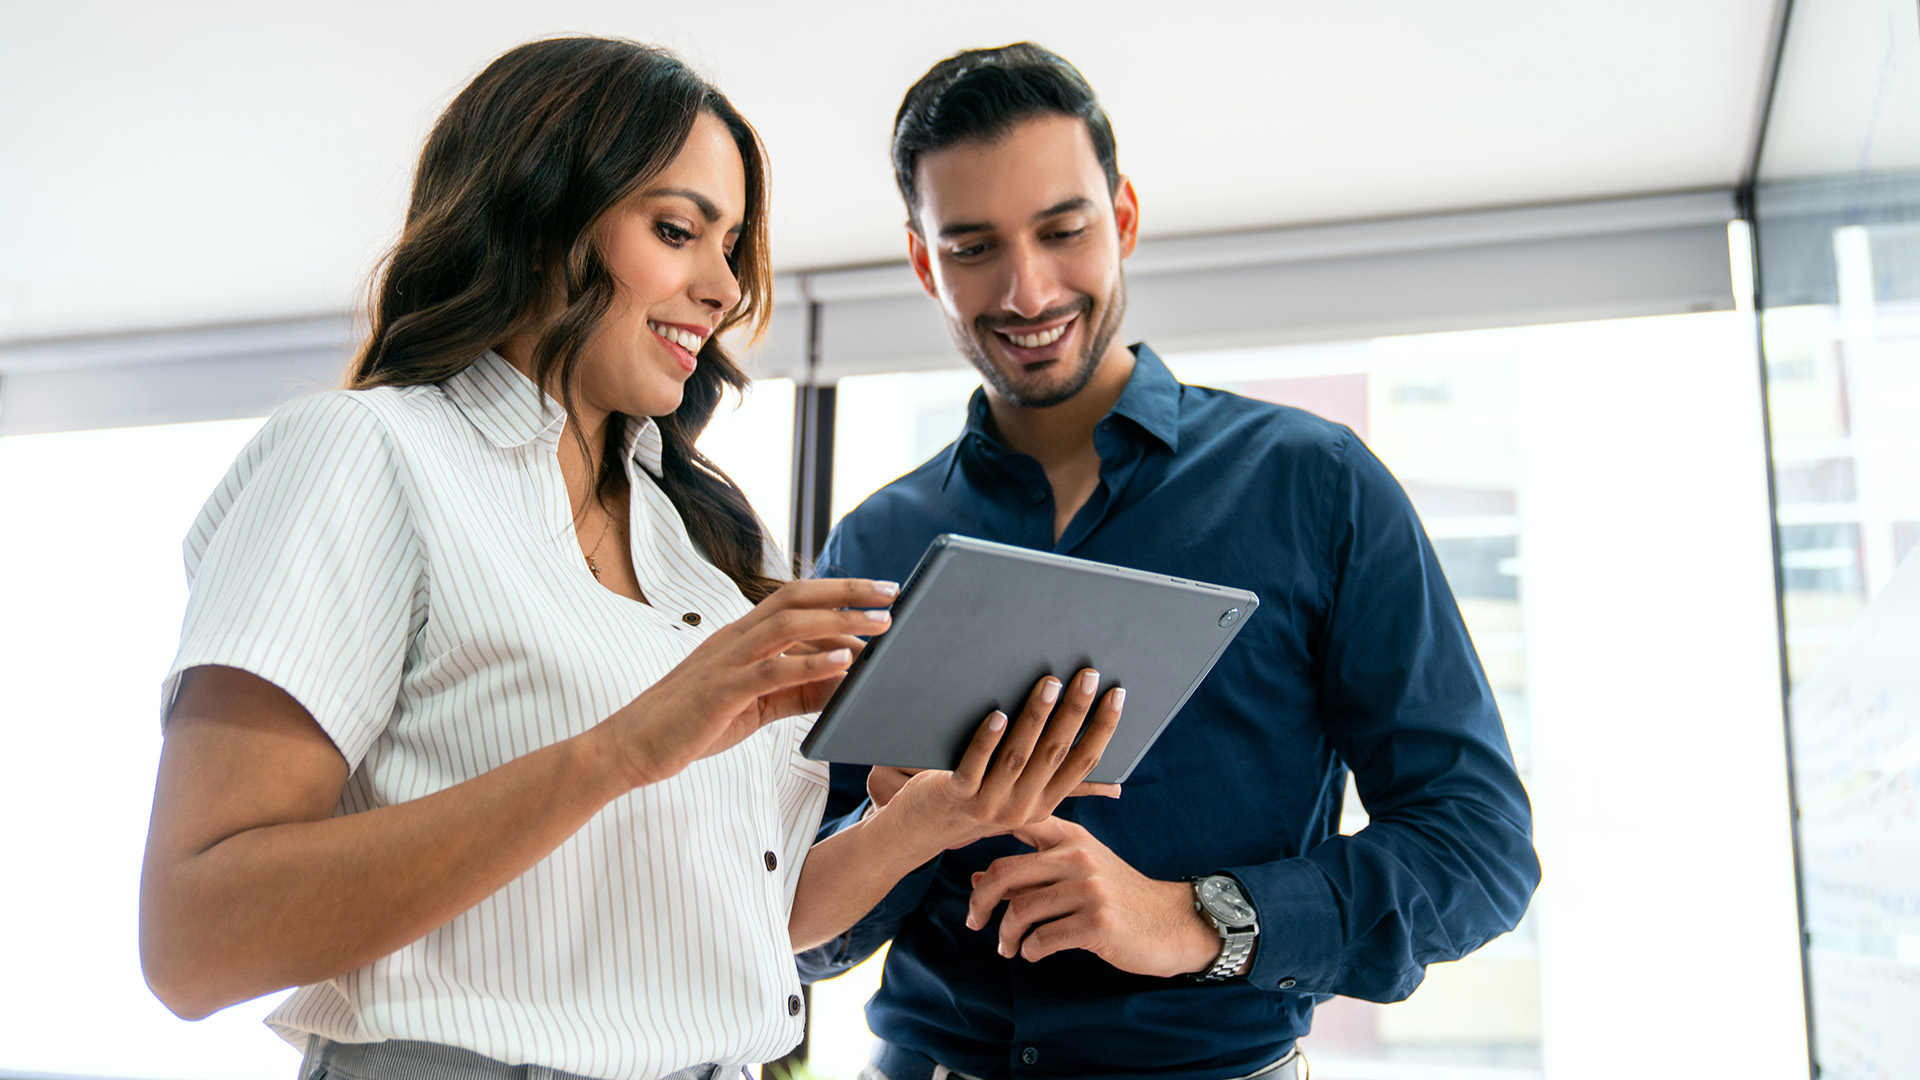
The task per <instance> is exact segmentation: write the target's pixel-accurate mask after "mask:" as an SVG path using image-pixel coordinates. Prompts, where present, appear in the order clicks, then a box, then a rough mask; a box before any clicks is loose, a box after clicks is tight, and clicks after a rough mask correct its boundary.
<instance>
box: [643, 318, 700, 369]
mask: <svg viewBox="0 0 1920 1080" xmlns="http://www.w3.org/2000/svg"><path fill="white" fill-rule="evenodd" d="M647 329H648V330H651V331H652V332H653V336H654V337H656V338H659V339H660V343H661V344H662V345H665V346H666V347H667V352H669V353H671V354H672V355H673V358H674V359H675V360H677V361H679V362H680V366H681V367H683V368H685V369H686V370H687V371H688V373H692V371H693V370H694V369H695V368H697V367H699V366H700V358H699V357H698V356H697V355H696V354H697V353H698V351H699V348H700V345H701V344H702V343H703V342H704V341H705V340H706V339H705V338H703V337H701V336H700V335H698V334H695V333H694V332H693V331H691V330H688V329H686V328H685V327H680V326H675V325H674V324H672V323H663V322H654V321H653V320H651V319H649V320H648V321H647ZM689 341H691V342H692V344H693V348H688V347H687V344H686V343H687V342H689Z"/></svg>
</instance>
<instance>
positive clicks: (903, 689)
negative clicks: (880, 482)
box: [802, 536, 1259, 783]
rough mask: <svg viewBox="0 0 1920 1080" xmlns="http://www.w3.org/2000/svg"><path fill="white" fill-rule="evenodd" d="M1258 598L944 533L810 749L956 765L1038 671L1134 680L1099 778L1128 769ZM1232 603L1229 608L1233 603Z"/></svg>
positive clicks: (1013, 708) (1016, 708) (1126, 683)
mask: <svg viewBox="0 0 1920 1080" xmlns="http://www.w3.org/2000/svg"><path fill="white" fill-rule="evenodd" d="M1258 604H1259V600H1258V599H1257V598H1256V597H1255V596H1254V595H1253V594H1252V593H1250V592H1247V591H1245V590H1241V589H1229V588H1223V587H1220V586H1215V585H1209V584H1204V583H1200V582H1192V581H1184V580H1182V579H1179V578H1172V577H1167V576H1164V575H1160V574H1151V573H1147V572H1145V571H1139V570H1130V569H1125V568H1122V567H1115V566H1108V565H1106V564H1103V563H1095V562H1088V561H1086V560H1083V559H1073V558H1069V557H1066V556H1061V555H1053V554H1050V553H1047V552H1038V551H1031V550H1028V549H1026V548H1017V547H1010V546H1007V545H1004V544H994V543H989V542H987V541H984V540H974V539H971V538H968V537H955V536H942V537H940V538H938V539H936V540H935V541H934V542H933V545H932V546H931V547H930V548H928V551H927V554H926V556H925V557H924V558H923V559H922V560H921V564H920V567H919V568H918V569H917V570H916V571H915V572H914V575H913V577H912V578H911V579H909V581H908V583H907V586H906V588H905V589H904V590H903V591H902V593H901V597H900V600H899V601H898V602H897V603H896V604H895V605H894V624H893V627H892V628H891V629H890V630H888V631H887V632H886V633H884V634H882V635H880V636H879V637H877V638H875V639H874V640H873V641H872V642H871V643H870V644H869V645H868V646H867V649H866V652H865V653H863V654H862V656H861V657H860V659H859V660H858V661H856V663H855V669H854V671H853V672H852V673H850V674H849V676H848V678H847V681H846V682H845V683H844V684H842V686H841V688H840V691H839V692H838V693H836V694H835V695H834V698H833V700H831V701H830V702H828V704H827V707H826V709H825V710H823V711H822V713H821V715H820V720H819V722H818V723H816V724H815V725H814V729H813V732H812V733H811V734H810V735H809V736H808V737H807V740H806V742H805V744H803V747H802V749H803V751H804V752H805V753H806V755H807V756H808V757H810V758H813V759H815V760H821V761H835V762H842V763H847V764H858V765H902V766H907V767H910V768H952V767H954V766H955V765H956V764H958V763H959V760H960V756H961V754H962V753H963V752H964V751H965V749H966V746H967V743H968V741H969V740H971V739H972V737H973V733H974V731H975V729H976V728H978V727H979V725H980V722H981V721H982V720H984V719H985V718H986V716H987V714H988V713H990V712H992V711H993V710H994V709H1000V710H1001V711H1003V712H1005V713H1006V714H1007V715H1008V716H1009V717H1017V716H1018V715H1019V712H1020V708H1021V706H1022V705H1023V704H1024V703H1025V701H1026V698H1027V695H1028V693H1029V692H1030V691H1031V690H1032V688H1033V684H1034V683H1035V682H1036V681H1038V680H1039V678H1040V677H1041V676H1042V675H1046V674H1052V675H1055V676H1058V677H1060V678H1062V679H1065V678H1070V677H1072V675H1073V673H1074V672H1076V671H1078V670H1079V669H1080V668H1083V667H1091V668H1094V669H1096V670H1098V671H1099V672H1100V692H1101V693H1102V694H1105V693H1106V691H1108V690H1110V689H1112V688H1113V687H1116V686H1123V687H1126V689H1127V705H1126V710H1125V712H1124V714H1123V715H1122V718H1121V725H1120V730H1119V731H1118V732H1116V733H1115V734H1114V737H1113V739H1112V741H1111V742H1109V743H1108V745H1107V750H1106V752H1105V754H1103V755H1102V756H1101V759H1100V764H1099V765H1098V766H1096V767H1095V768H1094V771H1093V773H1092V775H1091V776H1090V777H1089V779H1092V780H1095V781H1099V782H1103V783H1118V782H1120V781H1122V780H1124V779H1125V778H1126V777H1127V776H1129V775H1130V774H1131V773H1132V772H1133V769H1134V766H1135V765H1137V764H1138V763H1139V760H1140V758H1141V757H1143V756H1144V755H1145V754H1146V752H1147V750H1148V748H1150V747H1151V746H1152V744H1153V741H1154V740H1155V739H1156V738H1158V737H1159V735H1160V732H1161V731H1162V730H1163V729H1164V728H1165V727H1166V725H1167V723H1168V722H1169V721H1170V720H1172V718H1173V715H1174V713H1175V712H1177V711H1178V710H1179V708H1180V706H1181V705H1183V704H1185V703H1186V700H1187V698H1188V697H1189V696H1191V695H1192V693H1193V691H1194V690H1195V689H1196V688H1197V687H1198V686H1199V685H1200V681H1201V680H1202V679H1203V678H1205V676H1206V673H1207V671H1208V670H1210V669H1211V668H1212V666H1213V663H1214V661H1215V660H1217V659H1219V657H1220V654H1221V653H1222V652H1224V651H1225V650H1226V647H1227V645H1228V644H1229V643H1230V642H1232V640H1233V637H1234V635H1235V634H1237V633H1238V632H1239V630H1240V627H1241V626H1243V625H1245V624H1246V620H1247V618H1248V617H1249V616H1251V615H1252V614H1253V611H1254V608H1256V607H1257V606H1258ZM1230 613H1231V614H1230Z"/></svg>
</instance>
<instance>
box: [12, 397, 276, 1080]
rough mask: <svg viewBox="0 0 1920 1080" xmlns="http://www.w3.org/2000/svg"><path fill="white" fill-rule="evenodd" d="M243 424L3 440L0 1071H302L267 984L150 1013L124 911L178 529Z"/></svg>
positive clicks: (150, 756) (145, 799)
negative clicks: (188, 1010) (189, 1009)
mask: <svg viewBox="0 0 1920 1080" xmlns="http://www.w3.org/2000/svg"><path fill="white" fill-rule="evenodd" d="M260 424H261V421H259V420H257V419H256V420H229V421H220V422H216V423H206V424H181V425H176V426H169V427H148V428H123V429H119V430H111V431H78V432H69V433H63V434H55V435H20V436H13V437H9V438H0V520H4V521H5V522H6V527H5V528H4V529H0V610H3V611H4V612H5V617H4V618H0V717H4V722H0V761H5V762H7V765H8V769H7V772H8V780H7V783H5V784H0V819H4V820H5V821H7V822H8V823H9V827H8V828H6V829H3V830H0V867H5V868H6V871H5V873H6V876H7V884H6V886H5V887H4V888H0V925H5V926H6V927H7V931H6V933H4V934H0V972H5V973H7V977H5V978H0V1072H4V1071H9V1070H12V1071H20V1072H42V1073H69V1074H77V1075H82V1076H110V1077H141V1078H149V1077H150V1078H155V1080H159V1078H174V1077H178V1078H180V1080H189V1078H191V1080H256V1078H258V1080H266V1078H282V1077H287V1076H291V1075H292V1073H293V1070H294V1069H295V1068H296V1067H297V1066H298V1065H299V1062H300V1059H299V1057H298V1055H296V1054H295V1053H294V1052H293V1051H292V1049H291V1048H290V1047H289V1046H288V1045H287V1044H286V1043H285V1042H283V1041H281V1040H280V1038H279V1037H278V1036H276V1035H274V1034H273V1033H272V1032H271V1031H269V1030H267V1028H266V1027H264V1026H262V1025H261V1023H260V1019H261V1017H263V1016H265V1015H266V1014H267V1012H268V1011H269V1010H270V1009H271V1008H272V1007H273V1005H274V1003H275V1002H277V1000H278V995H276V996H275V997H274V998H272V999H264V1000H261V1001H252V1002H248V1003H246V1004H244V1005H238V1006H235V1007H234V1008H231V1009H228V1010H226V1011H225V1012H222V1013H219V1014H217V1015H215V1016H213V1017H212V1018H210V1019H207V1020H203V1021H201V1022H200V1023H197V1024H189V1023H186V1022H184V1021H181V1020H179V1019H176V1018H175V1017H174V1016H173V1015H172V1014H171V1013H169V1012H167V1010H166V1008H165V1007H163V1006H162V1005H161V1004H160V1002H159V1001H158V1000H156V999H155V998H154V996H153V995H152V994H151V993H149V992H148V991H147V986H146V983H145V981H144V980H143V979H142V978H141V976H140V956H139V951H138V945H137V941H138V938H137V927H136V923H135V920H136V918H137V912H138V888H139V882H140V854H141V849H142V847H143V845H144V844H145V842H146V835H147V815H148V811H149V809H150V807H151V804H152V800H153V777H154V768H155V766H156V765H157V763H158V762H159V754H160V707H159V706H160V677H161V675H163V674H164V673H165V672H166V670H167V665H168V664H169V663H170V662H171V661H172V660H173V653H174V649H175V647H176V646H177V645H178V644H179V641H180V615H181V612H182V611H183V610H184V607H185V604H186V599H187V584H186V572H185V571H184V569H182V566H181V562H180V540H181V538H182V537H184V536H185V535H186V533H187V529H188V527H189V526H190V525H192V523H193V519H194V516H195V515H196V514H198V513H199V511H200V505H201V503H202V502H204V501H205V500H206V497H207V494H208V493H209V492H211V491H212V490H213V488H214V485H215V484H217V483H218V482H219V480H220V477H221V476H222V475H223V474H224V473H225V472H226V470H227V466H228V465H230V464H231V463H232V461H233V458H234V455H236V454H238V453H239V452H240V448H241V447H242V446H244V445H245V444H246V442H247V440H248V439H250V438H252V437H253V434H254V432H256V431H258V430H259V428H260ZM23 867H24V868H29V870H30V871H31V872H28V873H21V868H23ZM25 973H31V977H23V976H24V975H25Z"/></svg>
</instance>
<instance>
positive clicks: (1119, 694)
mask: <svg viewBox="0 0 1920 1080" xmlns="http://www.w3.org/2000/svg"><path fill="white" fill-rule="evenodd" d="M1113 707H1114V708H1115V709H1116V710H1118V709H1124V708H1126V707H1127V688H1126V687H1124V686H1122V687H1120V688H1118V689H1116V690H1115V691H1114V692H1113Z"/></svg>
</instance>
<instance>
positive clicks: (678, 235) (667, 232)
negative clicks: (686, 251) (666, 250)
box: [655, 221, 693, 247]
mask: <svg viewBox="0 0 1920 1080" xmlns="http://www.w3.org/2000/svg"><path fill="white" fill-rule="evenodd" d="M655 229H656V230H657V231H658V232H659V233H660V239H662V240H664V241H666V242H667V243H668V244H669V245H670V246H672V247H679V246H680V245H682V244H685V243H686V242H688V241H689V240H692V239H693V234H692V233H690V232H688V231H687V230H685V229H683V228H681V227H680V226H678V225H675V224H674V223H672V222H670V221H662V222H660V223H659V224H658V225H656V226H655Z"/></svg>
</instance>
